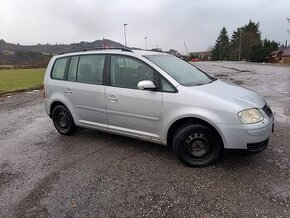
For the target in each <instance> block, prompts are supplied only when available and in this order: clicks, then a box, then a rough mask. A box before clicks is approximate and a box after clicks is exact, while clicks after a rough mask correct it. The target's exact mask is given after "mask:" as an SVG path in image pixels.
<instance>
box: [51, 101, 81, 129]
mask: <svg viewBox="0 0 290 218" xmlns="http://www.w3.org/2000/svg"><path fill="white" fill-rule="evenodd" d="M52 120H53V124H54V126H55V128H56V129H57V131H58V132H59V133H60V134H63V135H72V134H73V133H74V132H75V131H77V129H78V126H76V125H75V122H74V120H73V117H72V115H71V113H70V112H69V110H68V109H67V108H66V107H65V106H63V105H58V106H56V107H55V108H54V109H53V112H52Z"/></svg>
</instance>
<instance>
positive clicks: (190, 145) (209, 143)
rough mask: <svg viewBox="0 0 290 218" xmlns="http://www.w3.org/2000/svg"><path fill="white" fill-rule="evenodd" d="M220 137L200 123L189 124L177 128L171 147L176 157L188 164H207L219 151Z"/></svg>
mask: <svg viewBox="0 0 290 218" xmlns="http://www.w3.org/2000/svg"><path fill="white" fill-rule="evenodd" d="M221 147H222V145H221V140H220V137H219V136H218V135H217V133H215V132H214V131H213V130H212V129H211V128H209V127H207V126H205V125H202V124H189V125H186V126H183V127H182V128H180V129H179V130H177V132H176V134H175V136H174V138H173V149H174V152H175V154H176V155H177V157H178V158H179V159H180V160H181V162H183V163H184V164H186V165H188V166H207V165H209V164H211V163H213V162H214V161H215V160H216V159H217V158H218V156H219V154H220V152H221Z"/></svg>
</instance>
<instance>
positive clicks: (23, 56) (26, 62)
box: [0, 39, 124, 68]
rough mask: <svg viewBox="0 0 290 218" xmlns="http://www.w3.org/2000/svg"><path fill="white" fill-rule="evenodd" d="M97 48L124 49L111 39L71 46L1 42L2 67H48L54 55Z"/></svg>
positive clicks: (0, 59)
mask: <svg viewBox="0 0 290 218" xmlns="http://www.w3.org/2000/svg"><path fill="white" fill-rule="evenodd" d="M96 47H124V45H122V44H120V43H118V42H114V41H112V40H109V39H103V40H96V41H93V42H84V41H82V42H79V43H71V44H55V45H50V44H45V45H42V44H37V45H19V44H13V43H8V42H5V41H4V40H0V67H1V66H2V68H3V65H9V66H10V67H11V66H13V67H20V68H22V67H46V65H47V63H48V61H49V59H50V58H51V56H52V55H55V54H59V53H63V52H71V51H77V50H82V49H87V48H96Z"/></svg>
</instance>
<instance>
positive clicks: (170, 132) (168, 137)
mask: <svg viewBox="0 0 290 218" xmlns="http://www.w3.org/2000/svg"><path fill="white" fill-rule="evenodd" d="M192 123H198V124H203V125H205V126H207V127H209V128H210V129H212V130H213V131H214V132H215V133H216V134H217V136H218V137H219V138H220V140H221V143H222V148H224V142H225V139H224V136H223V134H222V133H221V131H220V130H219V129H218V128H217V126H215V125H214V124H213V123H211V122H209V121H207V120H205V119H202V118H198V117H193V116H192V117H182V118H179V119H177V120H175V121H174V122H173V123H172V124H171V125H170V127H169V128H168V130H167V132H166V144H167V145H168V146H169V147H170V148H172V141H173V137H174V135H175V133H176V131H177V130H178V129H179V128H180V127H182V126H185V125H188V124H192Z"/></svg>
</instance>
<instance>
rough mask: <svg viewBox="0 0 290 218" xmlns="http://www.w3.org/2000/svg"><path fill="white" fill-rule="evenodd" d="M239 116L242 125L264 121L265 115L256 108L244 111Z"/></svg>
mask: <svg viewBox="0 0 290 218" xmlns="http://www.w3.org/2000/svg"><path fill="white" fill-rule="evenodd" d="M238 116H239V118H240V120H241V122H242V123H245V124H249V123H258V122H260V121H262V120H263V119H264V117H263V115H262V114H261V113H260V111H259V110H258V109H256V108H251V109H247V110H243V111H241V112H239V113H238Z"/></svg>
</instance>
